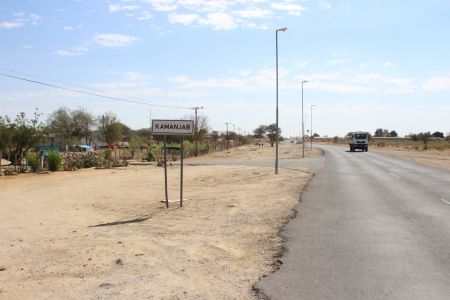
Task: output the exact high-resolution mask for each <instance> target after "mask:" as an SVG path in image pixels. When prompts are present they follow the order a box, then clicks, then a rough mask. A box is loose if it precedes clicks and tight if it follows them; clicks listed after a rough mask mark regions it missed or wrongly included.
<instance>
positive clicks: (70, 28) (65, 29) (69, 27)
mask: <svg viewBox="0 0 450 300" xmlns="http://www.w3.org/2000/svg"><path fill="white" fill-rule="evenodd" d="M74 29H75V27H73V26H64V27H63V30H64V31H72V30H74Z"/></svg>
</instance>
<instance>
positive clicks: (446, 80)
mask: <svg viewBox="0 0 450 300" xmlns="http://www.w3.org/2000/svg"><path fill="white" fill-rule="evenodd" d="M422 88H423V90H425V91H427V92H444V91H449V90H450V76H447V77H433V78H431V79H429V80H427V81H426V82H425V84H423V86H422Z"/></svg>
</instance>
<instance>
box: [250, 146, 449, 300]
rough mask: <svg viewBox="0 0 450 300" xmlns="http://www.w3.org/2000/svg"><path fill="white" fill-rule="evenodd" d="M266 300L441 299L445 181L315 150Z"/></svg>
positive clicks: (444, 290) (364, 157) (445, 262)
mask: <svg viewBox="0 0 450 300" xmlns="http://www.w3.org/2000/svg"><path fill="white" fill-rule="evenodd" d="M320 148H322V149H323V150H324V151H325V158H324V166H323V167H322V168H321V169H319V170H317V171H316V176H315V177H314V178H313V179H312V180H311V182H310V184H309V186H308V187H307V189H306V190H305V192H304V193H303V195H302V199H301V202H300V203H299V204H298V207H297V210H298V215H297V217H296V218H295V219H293V220H291V221H290V222H289V223H288V224H287V225H286V226H285V228H284V230H283V235H284V236H285V237H286V241H287V242H286V245H285V246H286V251H285V253H284V255H283V257H282V258H281V261H282V262H283V264H282V265H281V266H280V269H279V270H278V271H277V272H275V273H273V274H270V275H269V276H268V277H265V278H263V279H262V280H261V281H259V282H258V283H257V284H256V285H255V287H256V288H257V289H258V290H259V291H260V292H261V295H265V296H267V297H268V298H271V299H450V172H449V171H446V170H440V169H437V168H432V167H427V166H423V165H419V164H416V163H413V162H409V161H404V160H400V159H396V158H394V157H390V156H387V155H382V154H377V153H373V152H367V153H364V152H347V149H346V148H341V147H333V146H320Z"/></svg>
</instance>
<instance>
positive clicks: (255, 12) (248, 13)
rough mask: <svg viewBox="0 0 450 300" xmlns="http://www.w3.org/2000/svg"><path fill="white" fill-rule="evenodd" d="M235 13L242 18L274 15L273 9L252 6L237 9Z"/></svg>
mask: <svg viewBox="0 0 450 300" xmlns="http://www.w3.org/2000/svg"><path fill="white" fill-rule="evenodd" d="M235 14H236V15H238V16H239V17H241V18H267V17H270V16H271V15H272V11H271V10H269V9H262V8H257V7H252V8H248V9H244V10H239V11H236V12H235Z"/></svg>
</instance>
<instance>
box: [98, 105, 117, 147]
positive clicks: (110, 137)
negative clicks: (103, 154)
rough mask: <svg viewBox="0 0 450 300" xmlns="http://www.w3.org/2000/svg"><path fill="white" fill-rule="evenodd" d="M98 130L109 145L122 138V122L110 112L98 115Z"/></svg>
mask: <svg viewBox="0 0 450 300" xmlns="http://www.w3.org/2000/svg"><path fill="white" fill-rule="evenodd" d="M97 122H98V123H97V124H98V132H99V135H100V138H102V139H103V140H104V141H105V142H106V143H107V144H108V146H109V147H112V146H113V145H114V144H116V143H117V142H120V141H121V140H122V134H123V132H122V129H123V128H122V124H121V123H120V122H119V120H118V119H117V116H116V115H115V114H113V113H112V112H107V113H104V114H103V115H101V116H100V117H98V119H97Z"/></svg>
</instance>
